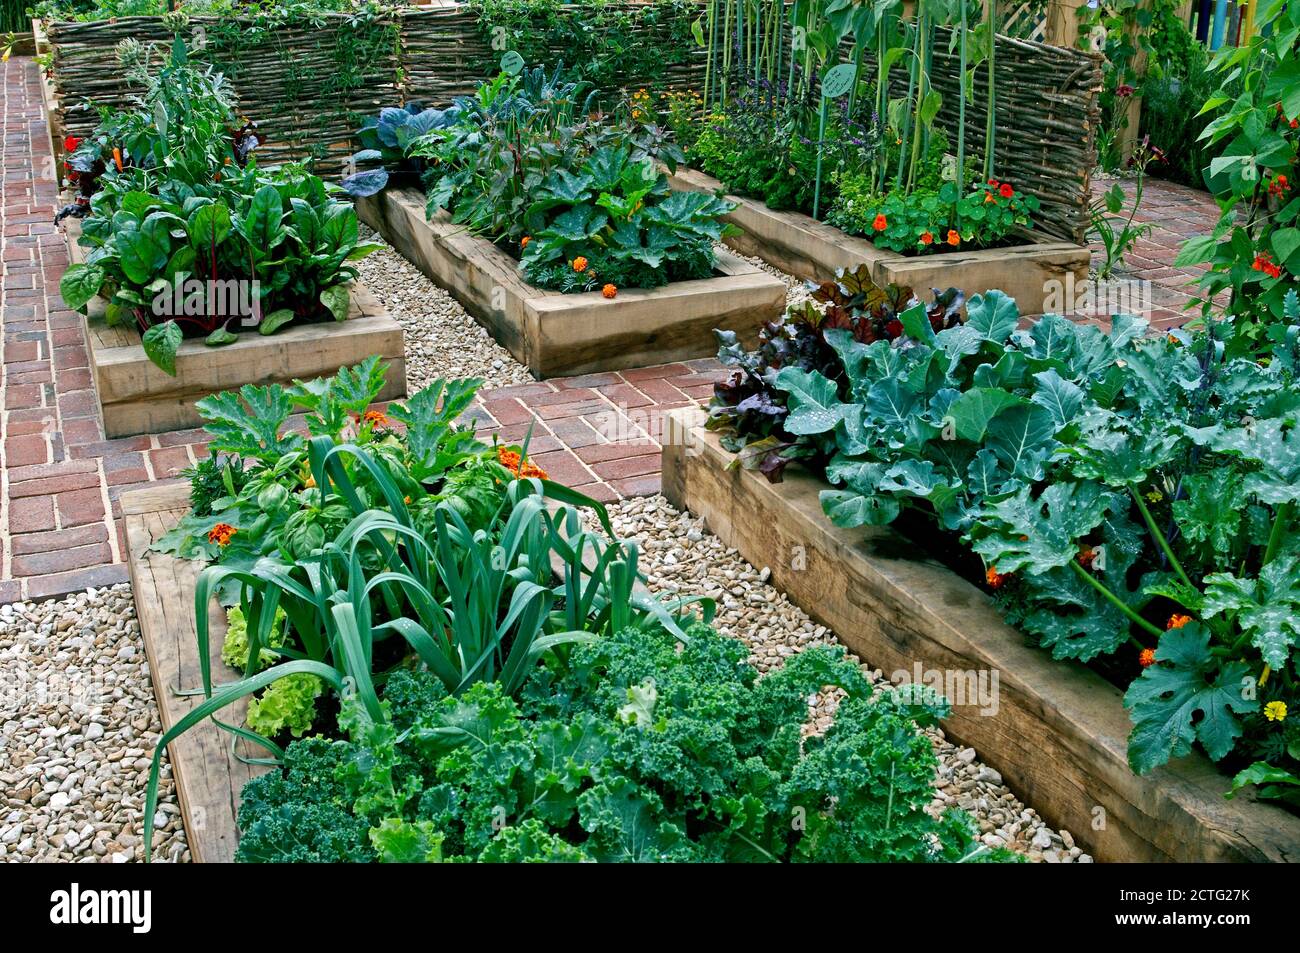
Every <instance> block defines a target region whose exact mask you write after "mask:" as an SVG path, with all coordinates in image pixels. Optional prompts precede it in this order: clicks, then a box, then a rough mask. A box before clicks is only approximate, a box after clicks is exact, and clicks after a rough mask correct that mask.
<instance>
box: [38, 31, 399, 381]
mask: <svg viewBox="0 0 1300 953" xmlns="http://www.w3.org/2000/svg"><path fill="white" fill-rule="evenodd" d="M164 90H166V92H164ZM231 130H234V132H233V133H232V132H231ZM241 130H242V131H241ZM250 135H251V134H249V133H248V131H247V128H246V127H245V126H241V125H240V124H239V123H238V121H237V119H236V117H235V114H234V112H233V108H232V106H231V104H230V101H229V92H228V90H227V89H226V87H225V86H224V83H222V81H221V80H220V77H218V76H214V75H213V74H211V73H210V72H209V71H207V70H200V69H199V68H198V67H196V66H194V65H193V64H191V63H190V62H189V61H188V59H187V57H186V55H185V50H184V46H183V45H182V44H181V43H180V42H179V41H178V42H177V45H176V47H175V49H174V51H173V54H172V59H171V61H170V63H169V65H167V66H166V67H165V68H164V69H163V70H162V71H161V72H159V73H158V74H157V75H156V76H155V77H154V78H153V80H152V81H151V85H150V93H148V94H147V95H145V96H143V97H141V99H140V100H139V101H138V102H137V104H136V105H135V107H134V108H133V109H131V110H130V111H128V112H126V113H122V114H117V115H110V116H108V117H107V118H106V119H105V121H104V122H103V124H101V126H100V127H99V128H98V129H97V130H96V132H95V133H94V134H93V135H92V136H91V137H89V139H88V140H87V141H85V142H83V143H81V144H80V145H79V146H78V150H77V152H76V153H74V160H75V161H77V162H81V161H82V159H84V160H85V162H86V163H89V165H88V168H92V169H93V168H97V167H99V166H102V167H103V172H102V174H101V175H99V177H98V179H97V182H96V186H97V189H96V191H94V193H93V195H92V196H91V197H90V198H89V200H88V204H87V209H88V213H87V214H86V216H85V217H84V218H83V220H82V226H81V238H80V244H81V245H82V246H83V247H84V248H85V249H86V255H85V261H84V263H80V264H75V265H73V266H71V267H70V268H68V269H67V271H66V272H65V273H64V275H63V278H62V280H61V282H60V291H61V293H62V296H63V299H64V301H65V302H66V303H67V304H68V306H69V307H71V308H74V309H78V310H81V309H85V308H86V306H87V305H88V304H89V303H90V301H91V300H92V299H94V298H96V297H99V298H102V299H104V300H105V301H106V309H105V312H104V317H105V320H106V321H107V322H108V323H109V324H110V325H114V324H123V325H128V326H133V327H135V328H136V329H137V330H138V331H139V332H140V334H141V337H142V340H143V344H144V348H145V352H146V353H147V354H148V355H149V357H150V358H151V359H152V360H153V361H154V363H155V364H157V365H158V366H159V367H161V368H162V369H163V370H165V371H167V372H168V373H169V374H174V373H175V369H176V368H175V361H176V352H177V349H178V348H179V347H180V345H181V343H182V342H183V341H184V340H185V339H186V338H194V337H200V338H203V339H204V340H205V341H206V343H207V344H209V345H211V346H220V345H224V344H229V343H231V342H233V341H234V340H236V339H237V337H238V333H239V331H240V330H241V329H250V328H255V329H256V331H257V332H258V333H260V334H272V333H274V332H275V331H276V330H278V329H279V328H281V327H284V326H285V325H287V324H290V323H294V322H304V321H319V320H336V321H342V320H345V319H346V318H347V316H348V311H349V294H350V293H349V284H350V282H351V281H352V280H353V279H355V277H356V269H355V267H354V266H353V265H352V262H354V261H356V260H357V259H359V258H361V257H364V256H365V255H367V254H369V253H370V252H371V251H373V250H374V248H376V247H378V246H377V245H374V244H373V243H365V242H361V241H360V240H359V234H358V227H357V219H356V213H355V211H354V210H353V209H352V206H351V205H350V204H349V203H347V202H344V201H340V200H338V199H337V198H335V197H334V193H335V192H336V191H337V187H335V186H332V185H327V184H326V183H325V182H324V181H322V180H321V179H319V178H318V177H316V176H314V175H312V174H310V173H309V172H307V171H306V170H305V169H303V168H302V167H300V166H293V165H286V166H283V167H281V168H279V169H276V170H275V171H273V172H264V171H262V170H260V169H259V168H258V166H257V162H256V159H255V158H254V157H253V155H252V151H251V150H252V146H253V145H254V144H255V141H254V140H253V139H251V138H250ZM106 150H109V151H110V153H111V159H109V160H107V161H106V160H105V151H106ZM78 157H81V158H78Z"/></svg>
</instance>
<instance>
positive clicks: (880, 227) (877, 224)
mask: <svg viewBox="0 0 1300 953" xmlns="http://www.w3.org/2000/svg"><path fill="white" fill-rule="evenodd" d="M871 227H872V228H874V229H875V230H876V231H878V232H883V231H884V230H885V229H886V228H888V227H889V219H887V218H885V216H884V215H881V214H877V215H876V220H875V221H874V222H872V223H871Z"/></svg>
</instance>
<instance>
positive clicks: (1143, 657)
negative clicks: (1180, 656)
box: [1138, 649, 1156, 668]
mask: <svg viewBox="0 0 1300 953" xmlns="http://www.w3.org/2000/svg"><path fill="white" fill-rule="evenodd" d="M1155 660H1156V650H1155V649H1143V650H1142V651H1141V652H1139V653H1138V664H1139V665H1141V666H1142V667H1143V668H1149V667H1150V666H1151V665H1153V664H1154V663H1155Z"/></svg>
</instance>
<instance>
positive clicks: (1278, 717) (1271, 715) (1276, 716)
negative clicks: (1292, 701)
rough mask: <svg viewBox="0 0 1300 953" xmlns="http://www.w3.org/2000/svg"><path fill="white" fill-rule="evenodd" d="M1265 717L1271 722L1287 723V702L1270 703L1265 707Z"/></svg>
mask: <svg viewBox="0 0 1300 953" xmlns="http://www.w3.org/2000/svg"><path fill="white" fill-rule="evenodd" d="M1264 717H1265V718H1267V719H1268V720H1269V721H1286V702H1269V703H1268V704H1267V705H1265V706H1264Z"/></svg>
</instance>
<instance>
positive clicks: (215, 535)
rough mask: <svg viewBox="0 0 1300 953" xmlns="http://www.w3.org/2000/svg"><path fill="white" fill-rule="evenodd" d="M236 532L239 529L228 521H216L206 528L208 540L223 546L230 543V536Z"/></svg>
mask: <svg viewBox="0 0 1300 953" xmlns="http://www.w3.org/2000/svg"><path fill="white" fill-rule="evenodd" d="M238 532H239V530H237V529H235V527H233V526H231V525H230V524H229V523H218V524H217V525H216V526H214V527H212V529H210V530H208V542H209V543H216V544H217V545H218V546H225V545H228V544H229V543H230V538H231V537H232V536H234V535H235V534H236V533H238Z"/></svg>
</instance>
